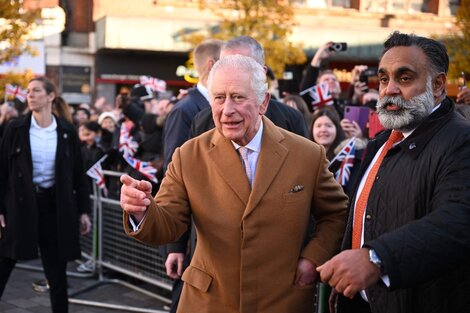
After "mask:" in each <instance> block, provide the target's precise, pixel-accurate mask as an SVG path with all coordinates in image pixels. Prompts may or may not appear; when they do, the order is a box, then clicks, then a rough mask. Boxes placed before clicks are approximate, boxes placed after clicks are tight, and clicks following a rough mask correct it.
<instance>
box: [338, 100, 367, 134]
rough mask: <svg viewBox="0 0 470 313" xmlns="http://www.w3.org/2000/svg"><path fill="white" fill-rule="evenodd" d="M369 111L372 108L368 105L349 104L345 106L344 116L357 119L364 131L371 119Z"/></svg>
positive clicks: (351, 119)
mask: <svg viewBox="0 0 470 313" xmlns="http://www.w3.org/2000/svg"><path fill="white" fill-rule="evenodd" d="M369 112H370V109H369V108H368V107H363V106H350V105H347V106H345V107H344V118H347V119H348V120H350V121H355V122H356V123H357V124H359V127H361V129H362V132H364V131H365V130H366V128H367V122H368V121H369Z"/></svg>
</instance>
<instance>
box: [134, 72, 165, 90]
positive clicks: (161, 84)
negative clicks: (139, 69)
mask: <svg viewBox="0 0 470 313" xmlns="http://www.w3.org/2000/svg"><path fill="white" fill-rule="evenodd" d="M140 84H141V85H143V86H149V87H150V89H152V90H153V91H165V90H166V82H165V81H164V80H161V79H158V78H155V77H152V76H145V75H142V76H140Z"/></svg>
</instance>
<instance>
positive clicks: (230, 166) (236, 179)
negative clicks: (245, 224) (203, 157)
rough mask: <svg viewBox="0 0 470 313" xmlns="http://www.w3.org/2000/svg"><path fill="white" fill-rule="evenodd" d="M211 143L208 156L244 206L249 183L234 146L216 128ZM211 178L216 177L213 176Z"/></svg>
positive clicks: (248, 192)
mask: <svg viewBox="0 0 470 313" xmlns="http://www.w3.org/2000/svg"><path fill="white" fill-rule="evenodd" d="M212 144H213V146H212V147H211V149H210V150H209V152H208V155H209V158H210V159H211V160H212V162H213V164H214V167H215V168H216V170H217V172H218V174H219V175H220V177H221V178H222V179H223V180H224V181H225V182H226V183H227V184H228V185H229V187H230V188H231V189H232V190H233V192H235V194H236V195H237V196H238V198H240V200H241V202H242V203H243V204H244V205H245V206H246V204H247V203H248V198H249V197H250V185H249V183H248V179H247V177H246V174H245V170H244V168H243V165H242V162H241V160H240V158H239V157H238V154H237V152H236V151H235V147H234V146H233V144H232V142H231V141H230V140H229V139H227V138H225V137H224V136H222V135H221V134H220V133H219V131H217V130H215V131H214V136H213V138H212ZM213 179H217V178H216V177H214V178H213Z"/></svg>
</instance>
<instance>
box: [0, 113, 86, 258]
mask: <svg viewBox="0 0 470 313" xmlns="http://www.w3.org/2000/svg"><path fill="white" fill-rule="evenodd" d="M56 120H57V152H56V164H55V195H56V196H55V197H56V198H55V202H56V210H57V214H56V216H57V220H55V221H50V222H52V223H56V225H57V233H58V234H57V237H58V242H59V253H60V259H61V260H62V261H69V260H73V259H77V258H80V257H81V254H80V242H79V217H80V215H81V214H82V213H89V212H90V207H91V206H90V198H89V189H88V181H87V177H86V175H85V171H84V169H83V164H82V157H81V152H80V144H79V139H78V135H77V132H76V131H75V128H74V127H73V125H72V124H70V123H68V122H66V121H65V120H62V119H60V118H57V117H56ZM30 125H31V113H29V114H28V115H26V116H25V117H21V118H19V119H17V120H14V121H12V122H10V124H8V126H7V127H6V129H5V133H4V136H3V138H2V142H1V145H0V146H1V149H0V214H4V215H5V220H6V227H5V228H4V229H2V237H1V239H0V256H5V257H8V258H11V259H15V260H20V259H32V258H37V256H38V246H37V242H38V238H37V237H38V209H37V204H36V195H35V192H34V188H33V165H32V158H31V148H30V139H29V128H30Z"/></svg>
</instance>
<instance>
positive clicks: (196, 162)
mask: <svg viewBox="0 0 470 313" xmlns="http://www.w3.org/2000/svg"><path fill="white" fill-rule="evenodd" d="M263 124H264V129H263V135H262V143H261V150H260V155H259V159H258V165H257V169H256V175H255V178H254V182H253V186H252V189H251V190H250V186H249V183H248V180H247V177H246V175H245V171H244V168H243V167H242V163H241V162H240V159H239V156H238V154H237V152H236V150H235V148H234V146H233V144H232V142H231V141H230V140H228V139H227V138H225V137H223V136H222V135H221V134H220V133H219V132H218V131H217V130H215V129H214V130H211V131H208V132H206V133H204V134H202V135H201V136H199V137H196V138H194V139H192V140H190V141H188V142H186V143H185V144H184V145H183V146H181V148H178V149H176V151H175V153H174V155H173V159H172V162H171V163H170V165H169V168H168V171H167V173H166V177H165V179H164V180H163V182H162V185H161V188H160V190H159V192H158V193H157V195H156V196H155V198H154V199H152V203H151V205H150V206H149V208H148V209H147V213H146V216H145V218H144V220H143V221H142V224H141V225H140V227H139V229H138V230H137V231H135V232H132V230H131V229H130V228H129V216H128V215H127V214H126V213H124V216H123V224H124V228H125V230H126V232H127V234H129V235H130V236H133V237H135V238H136V239H138V240H140V241H142V242H145V243H147V244H153V245H161V244H165V243H169V242H173V241H175V240H176V239H178V238H179V237H180V236H181V234H182V233H183V232H184V231H185V230H186V229H187V227H188V225H189V224H190V222H191V216H192V217H193V219H194V224H195V227H196V231H197V245H196V250H195V252H194V256H193V258H192V261H191V264H190V266H189V267H188V268H187V269H186V270H185V272H184V273H183V277H182V279H183V281H184V283H185V284H184V287H183V292H182V295H181V300H180V302H179V306H178V313H189V312H198V313H216V312H224V313H235V312H243V313H277V312H279V313H289V312H292V313H302V312H313V301H314V291H315V290H314V286H307V287H302V288H300V287H295V286H294V281H295V277H296V270H297V263H298V260H299V258H300V257H304V258H307V259H309V260H311V261H312V262H313V263H314V264H316V265H320V264H323V263H324V262H325V261H326V260H328V259H329V258H331V257H332V256H333V255H334V254H335V253H336V252H337V251H338V249H339V247H340V242H341V238H342V234H343V232H344V227H345V219H346V205H347V197H346V196H345V194H344V193H343V191H342V188H341V186H340V185H338V184H337V183H336V181H335V180H334V178H333V176H332V174H331V173H330V171H329V170H328V162H327V160H326V157H325V152H324V149H323V148H322V147H320V146H319V145H317V144H315V143H313V142H311V141H309V140H307V139H305V138H303V137H300V136H298V135H295V134H292V133H290V132H288V131H285V130H283V129H281V128H278V127H277V126H275V125H274V124H273V123H272V122H270V121H269V120H268V119H267V118H264V117H263ZM310 214H313V217H314V220H315V231H314V233H313V235H312V236H310V237H309V239H307V240H306V236H307V226H308V223H309V218H310V217H311V215H310Z"/></svg>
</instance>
